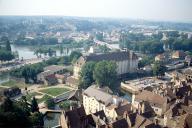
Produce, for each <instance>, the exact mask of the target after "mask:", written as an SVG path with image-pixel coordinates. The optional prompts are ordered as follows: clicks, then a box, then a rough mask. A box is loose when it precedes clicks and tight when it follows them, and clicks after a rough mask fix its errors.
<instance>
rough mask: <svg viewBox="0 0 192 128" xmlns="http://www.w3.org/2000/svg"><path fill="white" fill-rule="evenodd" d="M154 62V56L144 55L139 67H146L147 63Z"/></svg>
mask: <svg viewBox="0 0 192 128" xmlns="http://www.w3.org/2000/svg"><path fill="white" fill-rule="evenodd" d="M153 62H154V58H153V57H149V56H144V57H143V58H142V60H140V61H139V63H138V67H139V68H142V67H144V66H146V65H150V64H152V63H153Z"/></svg>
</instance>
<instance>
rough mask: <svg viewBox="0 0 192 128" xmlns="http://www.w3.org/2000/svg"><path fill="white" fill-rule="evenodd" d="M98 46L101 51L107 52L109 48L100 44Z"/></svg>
mask: <svg viewBox="0 0 192 128" xmlns="http://www.w3.org/2000/svg"><path fill="white" fill-rule="evenodd" d="M99 48H100V49H101V52H102V53H107V52H109V50H110V49H109V48H108V47H107V46H106V45H100V46H99Z"/></svg>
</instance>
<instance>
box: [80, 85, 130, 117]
mask: <svg viewBox="0 0 192 128" xmlns="http://www.w3.org/2000/svg"><path fill="white" fill-rule="evenodd" d="M83 106H84V108H85V111H86V113H87V114H91V113H95V112H97V111H101V110H103V111H104V112H105V114H106V116H107V117H108V118H109V119H111V120H116V119H117V118H121V117H122V115H123V113H126V112H127V113H129V112H130V111H132V106H131V104H129V103H128V101H126V100H125V99H122V98H120V97H117V96H114V95H111V94H109V93H108V92H105V91H104V90H103V89H101V88H99V87H97V86H95V85H93V86H90V87H88V88H87V89H86V90H85V91H84V92H83Z"/></svg>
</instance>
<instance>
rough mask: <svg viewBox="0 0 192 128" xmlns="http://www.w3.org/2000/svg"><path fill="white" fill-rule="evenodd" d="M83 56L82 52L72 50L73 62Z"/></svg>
mask: <svg viewBox="0 0 192 128" xmlns="http://www.w3.org/2000/svg"><path fill="white" fill-rule="evenodd" d="M80 56H82V54H81V53H80V52H78V51H73V52H71V54H70V56H69V59H70V61H71V62H75V61H76V60H77V59H79V57H80Z"/></svg>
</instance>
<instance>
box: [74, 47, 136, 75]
mask: <svg viewBox="0 0 192 128" xmlns="http://www.w3.org/2000/svg"><path fill="white" fill-rule="evenodd" d="M103 60H106V61H114V62H115V63H116V64H117V74H118V75H123V74H127V73H132V72H136V70H137V68H138V57H137V55H136V54H135V53H133V52H132V51H123V52H110V53H105V54H91V55H88V56H81V57H80V58H79V59H78V60H77V61H76V63H75V64H74V71H73V73H74V77H75V78H79V72H80V71H81V68H82V67H83V65H84V64H85V63H86V62H89V61H94V62H99V61H103Z"/></svg>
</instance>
